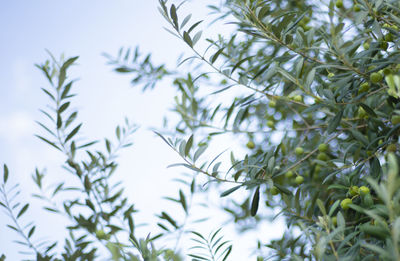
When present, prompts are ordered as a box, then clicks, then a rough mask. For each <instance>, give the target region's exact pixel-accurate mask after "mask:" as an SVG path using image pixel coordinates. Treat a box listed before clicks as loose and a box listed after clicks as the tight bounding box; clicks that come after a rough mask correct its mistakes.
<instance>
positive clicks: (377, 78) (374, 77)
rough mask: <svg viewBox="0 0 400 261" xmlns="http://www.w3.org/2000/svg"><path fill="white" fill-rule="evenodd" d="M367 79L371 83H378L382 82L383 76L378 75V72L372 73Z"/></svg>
mask: <svg viewBox="0 0 400 261" xmlns="http://www.w3.org/2000/svg"><path fill="white" fill-rule="evenodd" d="M369 79H370V80H371V82H373V83H379V82H380V81H382V79H383V76H382V74H380V73H378V72H373V73H371V75H370V76H369Z"/></svg>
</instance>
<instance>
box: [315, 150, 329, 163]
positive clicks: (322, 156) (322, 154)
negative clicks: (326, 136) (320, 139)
mask: <svg viewBox="0 0 400 261" xmlns="http://www.w3.org/2000/svg"><path fill="white" fill-rule="evenodd" d="M317 159H318V160H321V161H327V160H328V159H329V156H328V155H327V154H326V153H325V152H320V153H318V155H317Z"/></svg>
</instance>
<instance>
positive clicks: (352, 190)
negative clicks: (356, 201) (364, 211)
mask: <svg viewBox="0 0 400 261" xmlns="http://www.w3.org/2000/svg"><path fill="white" fill-rule="evenodd" d="M359 190H360V189H359V188H358V187H357V186H352V187H351V188H349V194H350V195H351V196H353V197H354V196H355V195H358V192H359Z"/></svg>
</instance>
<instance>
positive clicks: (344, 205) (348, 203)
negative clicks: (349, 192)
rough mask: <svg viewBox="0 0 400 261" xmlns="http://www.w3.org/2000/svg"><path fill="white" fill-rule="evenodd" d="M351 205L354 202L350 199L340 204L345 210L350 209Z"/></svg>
mask: <svg viewBox="0 0 400 261" xmlns="http://www.w3.org/2000/svg"><path fill="white" fill-rule="evenodd" d="M350 204H353V200H351V199H350V198H345V199H343V200H342V202H340V206H341V207H342V209H343V210H347V209H349V207H350Z"/></svg>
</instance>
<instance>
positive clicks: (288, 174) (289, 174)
mask: <svg viewBox="0 0 400 261" xmlns="http://www.w3.org/2000/svg"><path fill="white" fill-rule="evenodd" d="M293 175H294V173H293V171H291V170H289V171H288V172H286V173H285V177H286V178H288V179H290V178H291V177H293Z"/></svg>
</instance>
